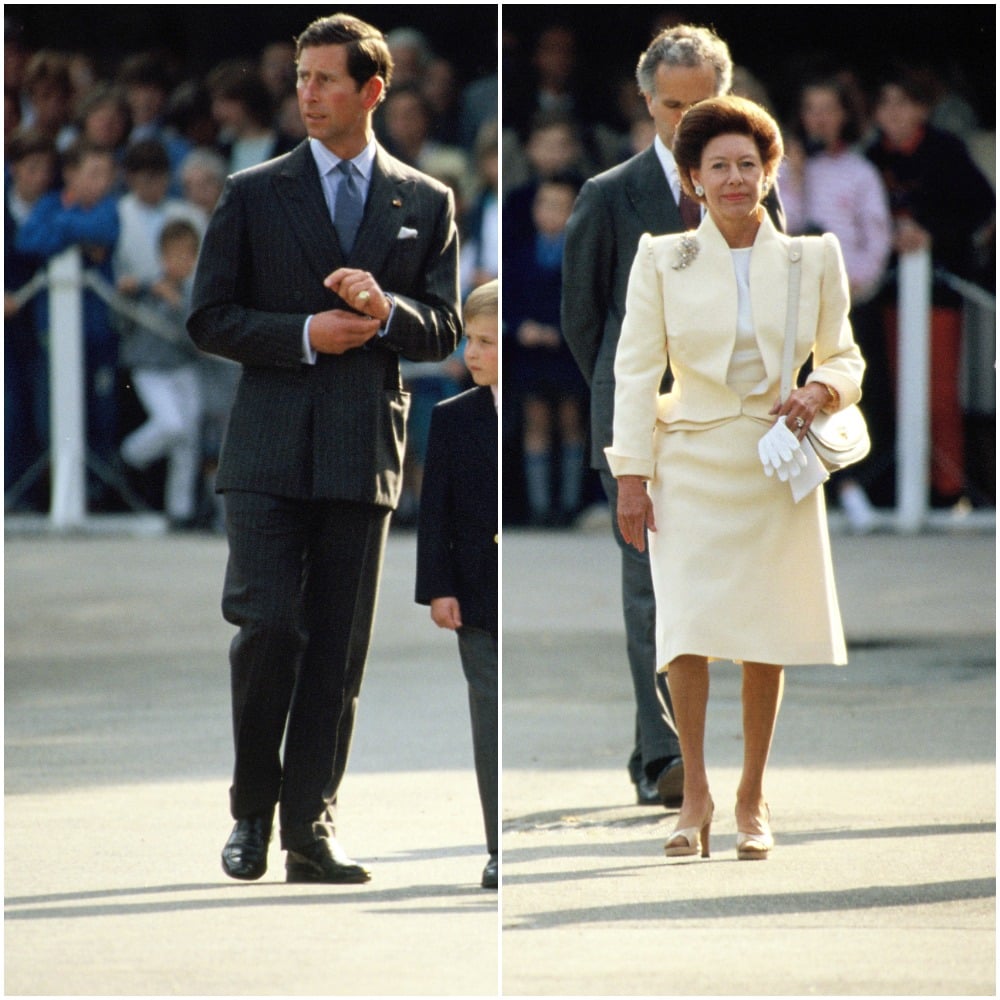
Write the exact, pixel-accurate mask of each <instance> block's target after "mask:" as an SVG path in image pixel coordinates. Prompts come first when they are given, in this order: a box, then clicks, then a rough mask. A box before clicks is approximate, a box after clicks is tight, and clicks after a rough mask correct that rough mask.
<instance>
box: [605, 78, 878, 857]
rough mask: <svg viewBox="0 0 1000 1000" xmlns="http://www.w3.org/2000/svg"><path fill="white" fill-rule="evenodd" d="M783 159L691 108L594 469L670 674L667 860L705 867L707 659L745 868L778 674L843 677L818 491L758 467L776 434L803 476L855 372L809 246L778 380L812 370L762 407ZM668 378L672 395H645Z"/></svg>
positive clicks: (631, 293)
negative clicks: (686, 219)
mask: <svg viewBox="0 0 1000 1000" xmlns="http://www.w3.org/2000/svg"><path fill="white" fill-rule="evenodd" d="M782 152H783V150H782V144H781V136H780V133H779V131H778V127H777V125H776V124H775V122H774V121H773V120H772V119H771V117H770V116H769V115H768V114H767V113H766V112H765V111H764V110H763V109H761V108H760V107H758V106H757V105H756V104H753V103H752V102H750V101H746V100H743V99H741V98H737V97H721V98H713V99H712V100H708V101H704V102H702V103H700V104H698V105H696V106H695V107H694V108H692V109H691V110H690V111H688V112H687V114H686V115H685V116H684V118H683V120H682V122H681V124H680V126H679V127H678V131H677V135H676V139H675V143H674V156H675V158H676V160H677V165H678V169H679V172H680V176H681V180H682V183H683V185H684V188H685V190H686V192H687V193H688V194H689V195H690V196H693V197H696V198H697V199H698V200H699V201H700V202H701V203H702V205H703V206H704V207H705V208H706V209H707V212H706V214H705V215H704V218H703V220H702V223H701V226H700V227H699V228H698V230H697V231H696V232H693V233H692V232H689V233H686V234H680V235H669V236H659V237H650V236H649V235H646V236H643V237H642V239H641V241H640V243H639V249H638V253H637V255H636V258H635V263H634V265H633V268H632V274H631V278H630V282H629V290H628V298H627V311H626V316H625V321H624V324H623V326H622V332H621V340H620V342H619V345H618V353H617V356H616V360H615V379H616V384H617V388H616V392H615V420H614V440H613V444H612V446H611V447H610V448H608V449H607V456H608V462H609V464H610V467H611V471H612V472H613V473H614V475H615V477H616V478H617V479H618V486H619V502H618V522H619V527H620V528H621V532H622V535H623V536H624V538H625V539H626V541H628V542H629V543H630V544H632V545H635V546H636V548H638V549H639V550H640V551H641V550H642V548H643V546H644V544H645V537H646V530H647V529H648V531H649V536H648V537H649V545H650V556H651V561H652V566H653V579H654V586H655V591H656V603H657V636H656V639H657V663H658V664H659V666H658V669H659V670H660V671H668V682H669V685H670V693H671V698H672V700H673V706H674V715H675V723H676V726H677V730H678V735H679V738H680V743H681V751H682V754H683V757H684V765H685V780H684V804H683V806H682V808H681V813H680V816H679V818H678V823H677V828H676V830H675V831H674V833H673V835H672V836H671V837H670V839H669V840H668V841H667V844H666V846H665V851H666V854H667V855H668V856H674V855H693V854H698V853H701V855H702V856H703V857H708V854H709V831H710V827H711V822H712V814H713V809H714V806H713V802H712V797H711V794H710V791H709V784H708V776H707V774H706V771H705V759H704V733H705V713H706V706H707V701H708V686H709V685H708V661H709V660H713V659H724V660H734V661H737V662H740V663H742V665H743V730H744V763H743V774H742V777H741V780H740V785H739V788H738V789H737V794H736V823H737V830H738V834H737V855H738V857H739V858H741V859H756V858H766V857H767V855H768V852H769V851H770V849H771V847H772V845H773V838H772V836H771V831H770V828H769V819H770V816H769V811H768V807H767V804H766V801H765V797H764V789H763V779H764V769H765V766H766V763H767V757H768V754H769V751H770V747H771V738H772V735H773V732H774V725H775V721H776V719H777V714H778V707H779V705H780V702H781V694H782V688H783V683H784V674H783V666H784V665H787V664H799V663H835V664H842V663H845V662H846V649H845V643H844V635H843V628H842V625H841V622H840V611H839V607H838V603H837V595H836V590H835V586H834V580H833V571H832V565H831V559H830V544H829V536H828V534H827V527H826V510H825V507H824V499H823V491H822V489H821V488H817V489H814V490H812V492H810V493H809V494H808V495H807V496H806V497H805V498H803V499H801V500H800V502H798V503H796V502H795V500H794V499H793V496H792V491H791V489H790V482H789V481H786V480H787V475H786V474H785V473H784V472H782V475H783V478H778V477H776V476H771V475H770V471H773V469H772V470H769V474H768V475H765V467H764V466H763V465H762V459H761V457H760V454H759V452H758V444H759V442H760V441H761V438H762V437H764V436H765V435H767V434H769V433H771V434H772V435H784V436H785V438H786V442H785V444H786V445H787V446H788V448H787V449H786V454H791V458H790V459H789V463H788V466H786V467H785V469H786V470H787V469H791V471H792V472H793V473H797V472H799V464H798V462H797V460H798V459H799V458H800V457H801V459H802V461H803V462H804V461H805V457H804V452H803V451H800V446H799V442H800V441H801V440H802V438H804V436H805V433H806V431H807V430H808V428H809V424H810V423H811V422H812V420H813V417H814V416H815V414H816V413H817V412H818V411H819V410H821V409H823V410H826V411H828V412H829V411H834V410H836V409H839V408H841V407H843V406H847V405H849V404H850V403H854V402H857V400H858V399H859V398H860V396H861V376H862V373H863V371H864V362H863V360H862V358H861V355H860V352H859V351H858V348H857V346H856V345H855V343H854V338H853V336H852V333H851V327H850V324H849V323H848V320H847V313H848V307H849V300H848V291H847V276H846V272H845V270H844V263H843V259H842V257H841V253H840V247H839V244H838V243H837V240H836V238H835V237H834V236H831V235H825V236H822V237H811V238H807V239H805V240H804V241H802V243H801V244H800V247H801V268H802V284H801V292H800V299H799V310H798V322H797V337H796V342H795V351H794V373H795V374H796V375H797V373H798V371H799V369H800V367H801V366H802V364H803V363H804V362H805V361H806V360H807V359H808V357H809V356H810V354H811V355H812V358H813V370H812V373H811V374H810V376H809V378H808V379H807V381H806V384H805V385H804V386H802V387H801V388H795V389H793V390H792V392H791V393H790V394H789V397H788V398H787V399H784V400H781V399H779V398H778V396H779V385H780V379H781V359H782V347H783V343H784V334H785V314H786V311H787V295H788V276H789V267H790V261H789V253H790V249H791V241H790V240H789V239H788V238H787V237H785V236H784V235H782V234H781V233H779V232H778V231H777V230H776V229H775V227H774V226H773V224H772V223H771V221H770V220H769V218H768V216H767V214H766V212H765V211H764V210H763V208H762V207H761V200H762V199H763V197H764V195H765V194H766V192H767V190H768V188H769V186H770V185H771V184H772V183H773V181H774V177H775V174H776V172H777V169H778V164H779V163H780V161H781V157H782ZM668 363H669V365H670V368H671V371H672V373H673V376H674V383H673V388H672V390H671V391H670V392H669V393H668V394H666V395H663V396H660V395H659V394H658V389H659V386H660V382H661V378H662V376H663V373H664V370H665V369H666V366H667V364H668ZM794 384H797V381H795V382H794ZM768 440H769V441H770V440H774V437H773V436H772V438H769V439H768ZM793 452H794V454H792V453H793ZM807 471H811V469H807Z"/></svg>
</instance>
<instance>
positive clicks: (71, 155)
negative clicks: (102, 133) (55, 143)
mask: <svg viewBox="0 0 1000 1000" xmlns="http://www.w3.org/2000/svg"><path fill="white" fill-rule="evenodd" d="M88 156H106V157H107V158H108V160H110V161H111V162H112V163H114V161H115V154H114V150H112V149H108V147H107V146H98V145H96V144H95V143H93V142H90V140H89V139H77V140H76V141H75V142H73V143H72V144H71V145H70V146H69V148H68V149H66V150H64V151H63V153H62V165H63V167H64V168H65V169H68V170H75V169H76V168H77V167H79V166H80V164H81V163H83V161H84V160H85V159H86V158H87V157H88Z"/></svg>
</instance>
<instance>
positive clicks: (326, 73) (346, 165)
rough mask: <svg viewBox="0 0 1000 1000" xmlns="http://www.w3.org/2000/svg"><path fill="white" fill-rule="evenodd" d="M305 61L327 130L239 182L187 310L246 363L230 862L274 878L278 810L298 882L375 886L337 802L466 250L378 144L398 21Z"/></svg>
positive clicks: (303, 49) (237, 460) (331, 21)
mask: <svg viewBox="0 0 1000 1000" xmlns="http://www.w3.org/2000/svg"><path fill="white" fill-rule="evenodd" d="M296 58H297V63H298V97H299V109H300V111H301V113H302V117H303V121H304V122H305V125H306V129H307V131H308V135H309V138H308V140H306V141H305V142H303V143H302V144H301V145H299V146H298V147H297V148H296V149H294V150H293V151H292V152H290V153H288V154H286V155H285V156H282V157H279V158H278V159H275V160H271V161H269V162H267V163H264V164H261V165H260V166H257V167H253V168H251V169H250V170H246V171H243V172H241V173H238V174H235V175H234V176H233V177H231V178H229V180H228V181H227V184H226V189H225V191H224V193H223V195H222V198H221V199H220V201H219V204H218V207H217V208H216V211H215V213H214V215H213V216H212V220H211V223H210V225H209V229H208V233H207V234H206V237H205V241H204V246H203V248H202V253H201V259H200V262H199V266H198V272H197V276H196V280H195V290H194V304H193V309H192V313H191V316H190V319H189V321H188V329H189V332H190V334H191V337H192V338H193V339H194V341H195V343H196V344H197V345H198V346H199V347H200V348H202V349H203V350H205V351H208V352H210V353H213V354H218V355H221V356H222V357H225V358H229V359H231V360H233V361H237V362H239V363H240V364H241V365H242V373H241V378H240V384H239V388H238V390H237V394H236V399H235V402H234V404H233V409H232V415H231V417H230V422H229V428H228V431H227V437H226V441H225V445H224V448H223V453H222V457H221V462H220V467H219V471H218V477H217V488H218V490H219V491H220V492H222V493H223V494H224V496H225V507H226V530H227V535H228V541H229V562H228V565H227V569H226V579H225V585H224V591H223V599H222V608H223V614H224V616H225V618H226V620H227V621H229V622H230V623H232V624H233V625H236V626H237V627H238V632H237V634H236V636H235V638H234V639H233V642H232V645H231V647H230V666H231V682H232V702H233V704H232V707H233V736H234V743H235V768H234V775H233V784H232V787H231V789H230V808H231V812H232V815H233V818H234V819H235V821H236V823H235V826H234V827H233V832H232V834H231V835H230V837H229V840H228V841H227V843H226V845H225V847H224V848H223V851H222V865H223V869H224V870H225V872H226V873H227V874H228V875H230V876H231V877H233V878H238V879H257V878H260V877H261V876H262V875H263V874H264V873H265V871H266V869H267V852H268V843H269V841H270V837H271V828H272V823H273V818H274V810H275V806H276V805H278V806H279V821H280V831H281V846H282V848H283V849H284V850H285V851H286V852H287V857H286V862H285V868H286V878H287V880H288V881H289V882H304V881H308V882H366V881H368V879H369V878H370V874H369V872H368V871H367V870H366V869H365V868H364V867H363V866H361V865H360V864H358V863H357V862H355V861H353V860H352V859H351V858H349V857H348V856H347V855H346V853H345V852H344V850H343V848H341V846H340V845H339V843H338V841H337V839H336V836H335V812H336V803H337V790H338V786H339V785H340V781H341V779H342V777H343V775H344V770H345V767H346V764H347V755H348V751H349V749H350V742H351V735H352V731H353V727H354V718H355V712H356V707H357V700H358V694H359V691H360V688H361V680H362V675H363V672H364V667H365V660H366V657H367V653H368V645H369V640H370V636H371V629H372V622H373V617H374V610H375V601H376V596H377V591H378V582H379V575H380V571H381V563H382V553H383V548H384V543H385V537H386V532H387V528H388V521H389V514H390V511H391V510H392V509H393V508H394V507H395V505H396V503H397V501H398V498H399V494H400V485H401V468H402V458H403V449H404V441H405V421H406V413H407V407H408V397H407V395H406V394H405V393H404V392H403V391H402V383H401V380H400V373H399V359H400V357H404V358H407V359H410V360H413V361H434V360H440V359H443V358H445V357H447V356H448V355H449V354H450V353H451V352H452V351H453V350H454V349H455V347H456V345H457V343H458V339H459V335H460V328H461V323H460V319H459V315H460V314H459V290H458V245H457V236H456V230H455V222H454V202H453V198H452V195H451V193H450V191H449V190H448V189H447V188H446V187H445V186H444V185H443V184H439V183H438V182H437V181H434V180H432V179H431V178H429V177H427V176H425V175H423V174H421V173H419V172H418V171H416V170H413V169H412V168H410V167H408V166H406V165H405V164H403V163H400V162H399V161H397V160H395V159H394V158H392V157H391V156H389V155H388V154H387V153H386V152H385V151H384V150H383V149H382V148H381V147H380V146H379V145H378V143H377V142H376V141H375V139H374V134H373V131H372V113H373V112H374V110H375V108H376V107H377V106H378V104H379V103H380V101H381V100H382V98H383V96H384V94H385V90H386V88H387V87H388V85H389V82H390V79H391V74H392V59H391V56H390V55H389V50H388V47H387V46H386V44H385V39H384V38H383V36H382V33H381V32H380V31H378V30H377V29H376V28H373V27H372V26H370V25H368V24H365V23H364V22H363V21H360V20H358V19H356V18H353V17H350V16H348V15H344V14H337V15H334V16H333V17H327V18H321V19H320V20H318V21H315V22H314V23H313V24H311V25H310V26H309V27H308V28H307V29H306V30H305V31H304V32H303V33H302V35H300V37H299V39H298V44H297V55H296ZM283 737H284V754H283V756H282V754H281V743H282V738H283Z"/></svg>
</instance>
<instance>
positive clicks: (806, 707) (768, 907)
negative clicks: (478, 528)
mask: <svg viewBox="0 0 1000 1000" xmlns="http://www.w3.org/2000/svg"><path fill="white" fill-rule="evenodd" d="M834 548H835V562H836V566H837V573H838V579H839V582H840V591H841V600H842V605H843V611H844V618H845V624H846V628H847V632H848V636H849V641H850V643H851V646H852V650H851V662H850V665H849V666H848V667H847V668H843V669H835V668H800V669H798V670H797V671H795V672H794V673H793V672H792V671H789V672H788V685H787V688H786V698H785V703H784V706H783V709H782V716H781V719H780V720H779V724H778V733H777V736H776V744H775V750H774V754H773V758H772V767H771V770H770V772H769V792H768V794H769V798H770V801H771V805H772V810H773V823H774V828H775V831H776V836H777V840H778V846H777V848H776V849H775V851H774V852H773V854H772V857H771V858H770V860H769V861H767V862H766V863H763V864H737V863H735V850H734V843H735V824H734V821H733V816H732V806H733V802H734V797H735V790H736V784H737V781H738V777H739V763H740V752H741V734H740V717H739V687H738V683H739V682H738V673H737V670H736V668H735V667H733V666H732V665H729V664H718V665H717V666H716V667H715V668H713V673H712V685H713V687H712V695H711V701H710V705H709V731H708V738H707V744H708V748H709V749H708V758H709V769H710V774H711V777H712V780H713V793H714V796H715V801H716V806H717V810H716V822H715V824H714V825H713V832H712V842H713V854H712V858H711V859H710V860H707V861H702V860H700V859H696V860H693V859H678V860H674V861H671V862H667V861H666V859H665V858H664V857H663V854H662V844H663V842H664V840H665V839H666V836H667V834H668V833H669V832H670V830H671V829H672V828H673V825H674V821H675V818H676V817H675V814H673V813H666V812H665V811H663V810H659V809H649V808H648V807H639V806H635V805H632V804H631V801H632V799H631V794H630V793H631V786H630V785H629V784H628V779H627V775H626V772H625V767H624V764H625V758H626V756H627V749H628V744H629V740H630V736H631V729H632V712H631V708H630V700H629V692H628V690H627V681H626V668H625V666H624V661H623V656H622V652H621V649H622V638H621V627H620V604H619V603H618V596H617V590H618V580H617V568H616V559H617V556H616V550H615V549H614V546H613V543H612V542H611V541H610V537H609V536H608V535H606V533H605V532H604V531H599V532H593V533H588V534H576V535H569V536H562V537H552V536H544V535H538V534H532V533H522V534H514V533H510V532H508V533H507V535H506V536H505V539H504V645H503V664H504V669H503V683H504V688H503V704H504V753H503V761H504V781H503V797H504V808H503V815H504V844H503V850H504V889H503V926H504V930H503V983H504V991H505V993H507V994H509V995H535V994H582V995H595V994H596V995H604V994H614V995H663V994H670V995H872V994H880V995H909V994H943V995H955V994H983V995H995V993H996V986H995V952H996V936H995V928H996V924H995V874H996V865H995V859H996V853H995V788H996V784H995V781H996V779H995V764H994V759H995V735H996V728H995V641H994V622H995V609H996V604H995V558H994V554H995V549H994V540H993V537H992V535H984V534H965V535H927V536H921V537H916V538H898V537H894V536H888V535H878V536H871V537H868V538H864V539H858V538H850V537H837V538H835V542H834Z"/></svg>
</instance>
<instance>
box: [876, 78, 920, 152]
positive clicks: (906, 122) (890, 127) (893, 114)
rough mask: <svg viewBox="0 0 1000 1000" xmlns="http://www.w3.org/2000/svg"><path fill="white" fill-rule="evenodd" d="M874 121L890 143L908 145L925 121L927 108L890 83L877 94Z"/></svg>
mask: <svg viewBox="0 0 1000 1000" xmlns="http://www.w3.org/2000/svg"><path fill="white" fill-rule="evenodd" d="M875 121H876V123H877V124H878V126H879V128H880V129H882V131H883V132H884V133H885V135H886V137H887V138H888V139H889V141H890V142H892V143H894V144H895V145H898V146H905V145H907V144H908V143H910V142H911V141H912V140H913V138H914V136H916V134H917V133H918V132H919V131H920V129H921V128H923V126H924V124H925V123H926V121H927V108H925V107H924V106H923V105H922V104H918V103H917V102H916V101H914V100H913V99H912V98H911V97H910V96H909V95H908V94H907V93H906V91H905V90H903V88H902V87H900V86H898V85H897V84H894V83H890V84H887V85H886V86H884V87H883V88H882V90H881V91H880V92H879V96H878V103H877V104H876V105H875Z"/></svg>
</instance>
